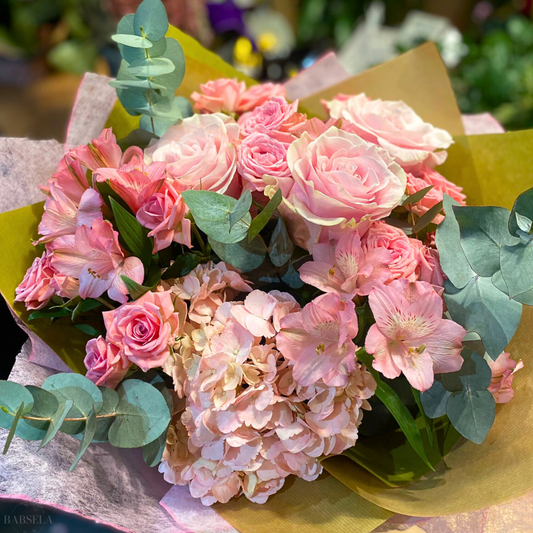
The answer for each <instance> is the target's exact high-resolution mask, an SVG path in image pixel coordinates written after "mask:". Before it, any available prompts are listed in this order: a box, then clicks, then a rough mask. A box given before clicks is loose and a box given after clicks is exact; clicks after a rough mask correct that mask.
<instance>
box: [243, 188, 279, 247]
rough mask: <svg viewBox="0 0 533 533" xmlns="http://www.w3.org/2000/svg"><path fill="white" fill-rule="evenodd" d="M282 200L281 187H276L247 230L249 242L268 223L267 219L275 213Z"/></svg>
mask: <svg viewBox="0 0 533 533" xmlns="http://www.w3.org/2000/svg"><path fill="white" fill-rule="evenodd" d="M282 200H283V196H282V194H281V189H278V190H277V191H276V193H275V194H274V196H273V197H272V198H271V199H270V201H269V202H268V204H267V205H266V206H265V207H264V208H263V210H262V211H261V213H259V214H258V215H257V216H256V217H255V218H254V219H253V220H252V223H251V224H250V229H249V230H248V240H249V241H250V242H251V241H253V240H254V239H255V238H256V237H257V236H258V235H259V233H260V232H261V230H262V229H263V228H264V227H265V226H266V225H267V224H268V221H269V220H270V219H271V218H272V215H273V214H274V213H275V211H276V209H277V208H278V206H279V204H280V203H281V201H282Z"/></svg>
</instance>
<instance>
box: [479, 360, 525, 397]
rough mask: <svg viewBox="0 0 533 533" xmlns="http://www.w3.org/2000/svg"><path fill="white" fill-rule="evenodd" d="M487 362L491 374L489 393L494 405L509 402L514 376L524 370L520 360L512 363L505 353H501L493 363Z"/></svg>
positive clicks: (512, 394)
mask: <svg viewBox="0 0 533 533" xmlns="http://www.w3.org/2000/svg"><path fill="white" fill-rule="evenodd" d="M487 362H488V364H489V366H490V370H491V372H492V379H491V381H490V385H489V391H490V393H491V394H492V395H493V396H494V400H495V401H496V403H507V402H510V401H511V400H512V399H513V398H514V391H513V387H512V385H513V379H514V374H515V372H516V371H517V370H520V369H521V368H524V363H523V362H522V361H521V360H520V361H518V363H517V362H516V361H513V360H512V359H511V356H510V354H508V353H507V352H502V353H501V354H500V355H499V356H498V358H497V359H496V360H495V361H493V360H492V359H488V360H487Z"/></svg>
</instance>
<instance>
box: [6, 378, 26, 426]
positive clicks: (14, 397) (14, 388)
mask: <svg viewBox="0 0 533 533" xmlns="http://www.w3.org/2000/svg"><path fill="white" fill-rule="evenodd" d="M22 403H24V409H23V411H22V414H26V413H28V412H30V411H31V409H32V408H33V396H32V395H31V393H30V392H29V391H28V390H27V389H26V387H23V386H22V385H20V384H19V383H15V382H14V381H4V380H2V381H0V427H3V428H6V429H9V428H10V427H11V424H12V423H13V420H14V418H15V414H16V413H17V410H18V408H19V407H20V405H21V404H22ZM5 410H7V411H9V413H6V412H5Z"/></svg>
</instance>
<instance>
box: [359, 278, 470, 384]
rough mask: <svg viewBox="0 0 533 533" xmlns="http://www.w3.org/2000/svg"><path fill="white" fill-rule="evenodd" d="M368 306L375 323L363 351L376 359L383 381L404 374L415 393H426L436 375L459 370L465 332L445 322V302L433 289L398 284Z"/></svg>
mask: <svg viewBox="0 0 533 533" xmlns="http://www.w3.org/2000/svg"><path fill="white" fill-rule="evenodd" d="M368 301H369V304H370V309H371V310H372V313H373V315H374V318H375V320H376V323H375V324H373V325H372V326H371V327H370V330H369V331H368V334H367V337H366V341H365V348H366V350H367V352H368V353H370V354H374V361H373V364H372V366H373V367H374V368H375V369H376V370H378V371H379V372H381V373H382V374H383V375H384V376H385V377H387V378H391V379H393V378H396V377H398V376H399V375H400V374H402V373H403V374H404V375H405V377H406V378H407V380H408V381H409V383H410V384H411V385H412V386H413V387H414V388H415V389H418V390H420V391H425V390H427V389H429V388H430V387H431V385H432V384H433V380H434V375H435V374H440V373H446V372H455V371H457V370H459V369H460V368H461V366H462V364H463V359H462V357H461V350H462V340H463V337H464V336H465V334H466V331H465V330H464V329H463V327H462V326H460V325H459V324H456V323H455V322H453V321H452V320H446V319H443V318H442V313H443V301H442V298H441V297H440V296H439V295H438V294H437V293H436V292H435V291H434V290H433V287H432V286H431V285H430V284H429V283H425V282H423V281H414V282H410V281H408V280H407V279H405V278H402V279H397V280H394V281H392V282H391V283H390V284H389V285H378V286H376V287H374V289H373V290H372V292H371V293H370V296H369V297H368Z"/></svg>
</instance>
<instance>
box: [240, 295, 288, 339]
mask: <svg viewBox="0 0 533 533" xmlns="http://www.w3.org/2000/svg"><path fill="white" fill-rule="evenodd" d="M277 305H278V301H277V300H276V298H274V297H273V296H270V294H268V293H266V292H263V291H258V290H255V291H252V292H251V293H250V294H248V295H247V296H246V298H245V300H244V302H243V305H234V306H233V307H232V308H231V312H232V314H233V316H234V317H235V318H236V320H237V321H238V322H239V324H241V326H243V327H244V328H245V329H247V330H248V331H249V332H250V333H251V334H252V335H253V336H254V337H266V338H267V339H269V338H270V337H273V336H274V335H275V334H276V330H275V329H274V326H273V325H272V323H271V319H272V317H273V315H274V310H275V309H276V306H277Z"/></svg>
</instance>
